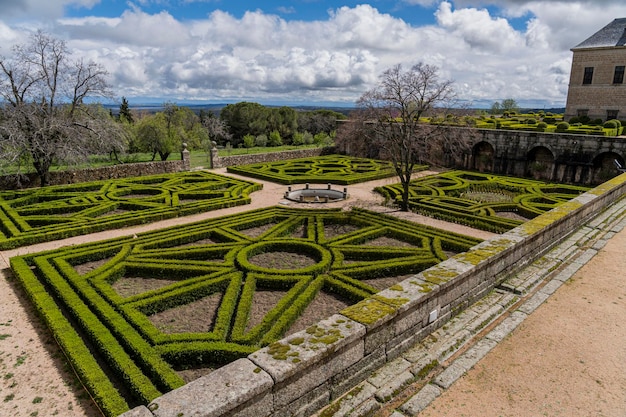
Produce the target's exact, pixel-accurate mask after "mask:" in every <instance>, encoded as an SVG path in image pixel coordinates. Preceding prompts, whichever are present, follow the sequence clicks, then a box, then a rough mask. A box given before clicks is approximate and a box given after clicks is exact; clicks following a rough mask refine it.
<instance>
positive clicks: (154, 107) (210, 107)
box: [104, 103, 355, 115]
mask: <svg viewBox="0 0 626 417" xmlns="http://www.w3.org/2000/svg"><path fill="white" fill-rule="evenodd" d="M227 105H228V103H217V104H185V103H181V104H179V106H181V107H187V108H189V109H191V110H193V111H194V112H195V113H199V112H200V111H201V110H204V111H209V112H212V113H215V114H216V115H218V114H219V113H220V111H221V110H222V109H223V108H224V107H226V106H227ZM264 106H265V107H282V106H278V105H264ZM104 107H105V108H107V109H109V110H111V112H112V113H113V114H118V113H119V110H120V109H119V105H117V104H105V105H104ZM129 107H130V109H131V110H135V111H144V112H147V113H156V112H159V111H162V110H163V104H136V105H133V104H130V105H129ZM286 107H291V108H292V109H296V110H300V111H314V110H332V111H335V112H337V113H341V114H345V115H348V114H349V113H350V112H351V111H353V110H354V109H355V108H354V107H333V106H318V105H315V106H314V105H310V106H305V105H299V106H286Z"/></svg>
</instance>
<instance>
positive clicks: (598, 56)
mask: <svg viewBox="0 0 626 417" xmlns="http://www.w3.org/2000/svg"><path fill="white" fill-rule="evenodd" d="M625 43H626V18H625V19H615V20H614V21H613V22H611V23H610V24H609V25H607V26H606V27H605V28H603V29H602V30H600V31H599V32H597V33H596V34H594V35H593V36H592V37H590V38H589V39H587V40H585V41H584V42H582V43H581V44H579V45H578V46H576V47H574V48H572V52H573V58H572V70H571V74H570V82H569V90H568V94H567V104H566V109H565V120H569V119H571V118H572V117H574V116H583V115H585V116H589V117H590V118H591V119H602V120H607V119H620V120H626V75H624V67H626V45H625ZM585 72H587V77H585ZM620 73H621V74H622V75H621V76H620Z"/></svg>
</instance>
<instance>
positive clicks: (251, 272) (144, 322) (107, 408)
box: [10, 207, 479, 416]
mask: <svg viewBox="0 0 626 417" xmlns="http://www.w3.org/2000/svg"><path fill="white" fill-rule="evenodd" d="M259 228H261V230H259ZM478 242H479V240H477V239H473V238H469V237H465V236H462V235H458V234H454V233H449V232H444V231H441V230H438V229H434V228H430V227H426V226H421V225H416V224H413V223H409V222H406V221H403V220H399V219H396V218H393V217H389V216H386V215H383V214H380V213H373V212H369V211H366V210H361V209H354V210H352V211H341V210H330V209H327V210H299V209H293V208H286V207H272V208H266V209H260V210H254V211H249V212H247V213H241V214H237V215H233V216H227V217H221V218H216V219H211V220H207V221H203V222H199V223H194V224H189V225H184V226H178V227H172V228H168V229H164V230H159V231H155V232H151V233H146V234H142V235H139V236H137V237H134V238H133V237H123V238H118V239H111V240H108V241H103V242H98V243H90V244H84V245H77V246H70V247H65V248H62V249H58V250H54V251H48V252H42V253H38V254H29V255H24V256H18V257H14V258H11V261H10V262H11V268H12V269H13V271H14V274H15V276H16V277H17V279H18V281H19V282H20V283H21V284H22V285H23V286H24V288H25V290H26V292H27V294H28V296H29V297H30V299H31V300H32V302H33V303H34V304H35V306H36V308H37V311H39V313H40V314H41V316H42V317H43V319H44V320H45V322H46V323H47V325H48V326H49V328H50V329H51V331H52V333H53V334H54V337H55V338H56V339H57V340H58V341H59V345H60V346H61V348H62V350H63V351H64V353H65V354H66V355H67V357H68V358H69V360H70V362H71V364H72V367H73V368H74V369H75V370H76V373H77V375H78V377H79V378H80V379H81V381H82V382H83V383H84V385H85V386H86V387H87V389H88V390H89V392H90V394H91V395H92V396H93V398H94V399H95V400H96V401H97V403H98V405H99V406H100V408H101V409H102V410H103V411H104V412H105V414H106V415H108V416H113V415H118V414H120V413H122V412H124V411H126V410H128V409H129V408H131V407H134V406H136V405H138V404H147V403H149V401H150V400H152V399H153V398H155V397H157V396H160V395H162V393H164V392H167V391H169V390H172V389H174V388H176V387H179V386H181V385H183V384H184V383H185V380H184V379H183V377H182V376H181V373H180V371H181V370H184V369H187V368H215V367H218V366H221V365H222V364H225V363H227V362H229V361H232V360H233V359H236V358H240V357H244V356H246V355H248V354H249V353H251V352H253V351H254V350H256V349H258V348H259V347H261V346H265V345H268V344H270V343H272V342H274V341H276V340H278V339H280V338H281V337H283V336H284V335H286V334H289V332H290V328H291V327H292V326H293V324H294V323H295V322H296V320H298V319H299V318H301V317H302V315H303V313H304V312H306V311H307V309H308V308H309V307H310V306H311V303H312V302H313V301H314V300H315V299H316V297H318V296H319V295H320V294H321V293H328V294H332V295H334V296H336V297H341V298H342V299H343V300H345V302H346V303H347V304H350V303H353V302H357V301H360V300H362V299H363V298H365V297H369V296H371V295H373V294H375V293H376V292H377V289H376V288H375V287H374V286H372V283H373V282H374V281H372V280H376V279H378V278H385V279H394V278H396V279H400V276H405V275H406V274H415V273H417V272H420V271H422V270H423V269H424V268H427V267H429V266H432V265H434V264H436V263H437V262H439V261H441V260H443V259H446V257H447V254H449V253H451V252H452V253H458V252H462V251H465V250H467V249H469V248H470V247H471V246H474V245H475V244H477V243H478ZM293 252H298V255H299V256H305V257H309V258H310V259H309V260H310V262H309V264H305V263H301V264H296V265H292V264H291V262H290V259H289V255H290V254H291V253H293ZM259 253H264V255H268V254H269V255H270V256H271V255H272V254H273V255H274V259H277V260H278V261H282V262H283V263H282V264H280V265H278V266H277V267H273V268H272V267H268V266H267V265H264V264H262V263H259V261H258V260H257V259H256V258H255V256H257V255H258V254H259ZM283 258H284V259H283ZM385 282H387V281H385ZM156 284H158V285H156ZM131 290H132V291H131ZM259 291H265V292H266V291H272V292H274V293H275V294H278V298H277V300H278V301H277V302H276V304H275V305H274V306H273V307H271V308H270V309H269V310H268V311H267V312H266V313H264V315H263V317H258V320H256V321H254V322H251V319H252V317H251V316H252V314H253V312H254V311H256V310H254V306H255V297H257V294H258V292H259ZM209 299H210V300H217V302H216V304H215V305H214V307H213V308H214V310H213V313H206V312H205V313H202V314H198V312H197V310H195V307H194V310H193V313H186V314H185V313H181V312H180V311H182V310H180V309H181V308H186V307H189V306H196V305H197V304H193V303H197V302H202V301H203V300H209ZM166 313H168V314H169V313H176V314H177V316H174V317H178V319H177V320H178V321H177V323H179V324H181V325H182V326H183V330H182V331H181V330H175V331H172V330H168V327H167V326H165V325H164V322H163V321H159V317H160V316H161V315H162V314H166ZM256 314H258V313H256ZM168 317H169V316H168ZM308 317H309V319H310V320H313V319H315V321H317V320H319V319H322V318H323V317H317V318H315V317H311V316H308ZM190 322H198V323H200V324H202V326H203V328H204V329H206V330H204V331H199V330H197V328H195V327H194V328H193V329H191V328H189V327H185V326H188V325H189V323H190ZM169 323H170V321H167V324H168V325H169ZM311 324H312V323H311ZM184 329H188V330H184Z"/></svg>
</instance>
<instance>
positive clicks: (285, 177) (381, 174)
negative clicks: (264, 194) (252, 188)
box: [227, 155, 427, 185]
mask: <svg viewBox="0 0 626 417" xmlns="http://www.w3.org/2000/svg"><path fill="white" fill-rule="evenodd" d="M426 168H427V167H426V166H425V165H420V166H416V167H415V170H424V169H426ZM227 169H228V172H232V173H235V174H241V175H245V176H247V177H252V178H259V179H263V180H267V181H273V182H278V183H281V184H304V183H312V184H326V183H329V184H339V185H349V184H355V183H359V182H365V181H372V180H377V179H381V178H388V177H393V176H394V175H396V171H395V169H394V166H393V164H392V163H391V162H389V161H379V160H375V159H366V158H354V157H350V156H345V155H325V156H316V157H311V158H300V159H289V160H286V161H276V162H262V163H256V164H249V165H237V166H231V167H228V168H227Z"/></svg>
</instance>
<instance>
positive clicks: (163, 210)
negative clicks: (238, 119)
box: [0, 171, 261, 249]
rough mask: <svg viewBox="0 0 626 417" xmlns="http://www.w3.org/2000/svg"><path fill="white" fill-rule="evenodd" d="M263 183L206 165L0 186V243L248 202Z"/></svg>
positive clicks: (0, 245) (96, 229)
mask: <svg viewBox="0 0 626 417" xmlns="http://www.w3.org/2000/svg"><path fill="white" fill-rule="evenodd" d="M260 189H261V185H260V184H256V183H253V182H249V181H242V180H236V179H233V178H228V177H225V176H223V175H218V174H213V173H209V172H205V171H194V172H180V173H176V174H162V175H153V176H146V177H135V178H125V179H115V180H107V181H94V182H91V183H85V184H73V185H67V186H50V187H43V188H33V189H26V190H15V191H2V192H0V249H11V248H15V247H19V246H25V245H32V244H35V243H41V242H47V241H52V240H58V239H65V238H68V237H72V236H78V235H83V234H87V233H94V232H101V231H104V230H111V229H116V228H121V227H128V226H132V225H137V224H145V223H151V222H155V221H159V220H164V219H169V218H173V217H179V216H186V215H190V214H194V213H199V212H203V211H210V210H217V209H221V208H226V207H232V206H237V205H242V204H248V203H250V197H249V194H250V193H252V192H253V191H257V190H260Z"/></svg>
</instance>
